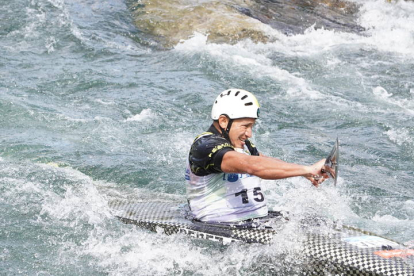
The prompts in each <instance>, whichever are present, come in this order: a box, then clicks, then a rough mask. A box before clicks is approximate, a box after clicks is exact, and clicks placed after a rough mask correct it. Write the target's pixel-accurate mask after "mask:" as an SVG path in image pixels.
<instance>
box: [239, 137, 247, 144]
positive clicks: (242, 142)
mask: <svg viewBox="0 0 414 276" xmlns="http://www.w3.org/2000/svg"><path fill="white" fill-rule="evenodd" d="M239 141H240V142H241V144H242V146H244V145H245V144H246V139H240V138H239Z"/></svg>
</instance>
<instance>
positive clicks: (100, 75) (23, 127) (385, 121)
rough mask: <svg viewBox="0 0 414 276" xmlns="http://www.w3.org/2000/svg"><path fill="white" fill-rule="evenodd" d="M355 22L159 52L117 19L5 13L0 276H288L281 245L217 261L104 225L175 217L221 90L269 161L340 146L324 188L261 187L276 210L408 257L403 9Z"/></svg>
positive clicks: (191, 247) (116, 4) (196, 40)
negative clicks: (115, 203)
mask: <svg viewBox="0 0 414 276" xmlns="http://www.w3.org/2000/svg"><path fill="white" fill-rule="evenodd" d="M204 2H207V1H204ZM360 4H361V5H362V6H361V8H360V10H359V12H358V13H357V14H356V15H355V17H356V23H355V24H358V26H361V27H363V28H364V29H365V30H364V31H362V32H361V31H360V30H359V31H355V32H352V31H351V32H344V31H342V30H332V29H329V30H328V29H314V28H312V27H311V28H309V29H307V30H305V31H304V32H303V33H299V34H295V35H286V34H285V33H283V32H279V31H277V30H275V29H272V28H271V27H270V26H268V25H266V24H264V23H261V22H259V21H257V22H253V23H252V24H253V25H254V26H255V27H254V28H261V32H263V33H264V34H265V35H266V37H267V38H270V39H269V40H268V41H267V42H265V43H254V42H252V41H250V40H248V39H247V40H246V39H240V40H239V42H235V41H232V43H207V42H206V40H207V36H205V35H203V33H202V32H198V33H195V35H194V36H192V37H191V38H188V39H186V40H184V41H182V42H181V43H179V44H175V45H174V46H173V47H170V48H164V46H163V45H161V44H159V43H160V42H159V41H160V40H159V39H157V37H156V36H155V35H154V34H152V33H148V32H144V31H143V30H142V29H138V28H137V27H136V25H135V24H134V22H135V21H136V19H137V18H136V17H134V16H136V14H134V13H132V12H131V9H130V7H131V3H130V2H128V3H126V2H125V1H123V0H110V1H93V0H74V1H64V0H31V1H25V0H16V1H5V0H3V2H1V3H0V18H1V20H0V184H1V185H0V206H1V210H2V212H1V216H0V222H1V228H0V245H1V247H0V274H1V275H19V274H21V275H154V274H155V275H165V274H182V275H192V274H197V275H217V274H223V273H225V274H230V275H238V274H242V275H252V274H255V273H257V274H260V273H261V274H266V273H268V274H271V273H273V274H286V273H290V274H293V275H295V274H300V272H299V271H298V270H297V263H298V262H299V263H300V260H299V259H298V258H299V257H298V255H297V252H299V251H300V248H297V247H298V243H297V242H295V241H296V240H297V239H298V238H300V237H296V236H295V232H294V229H293V228H292V229H289V228H287V229H285V230H284V231H283V232H282V233H281V234H280V238H279V241H280V242H279V243H278V245H277V246H266V247H263V246H256V245H253V246H252V245H236V244H235V245H230V246H227V247H221V246H217V245H214V244H209V243H204V242H200V241H194V240H189V239H187V238H185V237H182V236H172V237H167V236H163V235H161V234H152V233H147V232H145V231H141V230H139V229H136V228H134V227H132V226H130V225H123V224H121V223H120V222H118V221H117V220H115V219H113V218H112V216H111V214H110V212H109V211H110V210H109V208H108V202H109V201H111V200H114V199H129V200H162V201H176V202H182V201H184V200H185V196H184V195H185V188H184V166H185V158H186V155H187V151H188V147H189V145H190V144H191V141H192V140H193V138H194V136H195V135H197V134H198V133H200V132H202V131H204V130H205V129H207V128H208V126H209V124H210V119H209V112H210V106H211V104H212V102H213V100H214V98H215V96H216V95H217V94H218V93H219V92H221V91H222V90H224V89H227V88H228V87H238V88H243V89H246V90H249V91H252V92H254V93H255V94H256V95H257V97H258V99H259V101H260V102H261V104H262V112H261V115H262V117H261V119H260V120H259V121H258V123H257V125H256V127H255V136H254V141H255V144H256V145H257V147H258V148H259V150H260V151H262V152H263V153H265V154H267V155H271V156H275V157H279V158H281V159H284V160H286V161H290V162H297V163H301V164H311V163H313V162H315V161H317V160H319V159H320V158H323V157H325V155H326V154H327V153H328V152H329V150H330V148H331V146H332V145H333V141H334V140H335V138H336V137H337V136H339V138H340V141H341V144H342V147H341V167H340V179H339V183H338V186H337V187H336V188H335V187H333V185H332V183H330V182H326V185H324V186H323V187H321V188H319V189H315V188H313V187H311V185H310V184H309V183H307V182H306V180H305V179H301V178H294V179H289V180H280V181H266V182H265V186H266V188H267V198H268V199H269V202H270V204H271V206H272V207H273V208H274V209H279V210H288V211H289V212H290V213H291V214H292V216H295V215H296V216H299V217H300V216H301V214H318V215H323V216H326V217H328V218H330V219H332V220H338V221H340V222H342V223H344V224H350V225H353V226H356V227H360V228H364V229H367V230H370V231H373V232H375V233H378V234H381V235H383V236H386V237H389V238H392V239H395V240H397V241H399V242H402V243H404V242H408V241H410V240H414V230H413V229H414V211H413V210H414V199H413V197H414V192H413V184H414V174H413V168H414V138H413V134H414V123H413V119H414V78H413V77H414V73H413V72H414V16H413V14H414V4H413V3H410V2H403V1H399V2H398V3H392V4H390V3H388V2H386V1H371V0H370V1H360ZM220 11H221V12H227V11H222V10H220ZM165 12H167V10H165V11H164V13H165ZM217 12H219V10H218V11H217ZM227 15H229V16H230V15H231V14H227ZM154 20H155V18H154ZM252 20H253V19H252ZM257 26H260V27H257ZM295 252H296V253H295ZM275 260H278V262H275Z"/></svg>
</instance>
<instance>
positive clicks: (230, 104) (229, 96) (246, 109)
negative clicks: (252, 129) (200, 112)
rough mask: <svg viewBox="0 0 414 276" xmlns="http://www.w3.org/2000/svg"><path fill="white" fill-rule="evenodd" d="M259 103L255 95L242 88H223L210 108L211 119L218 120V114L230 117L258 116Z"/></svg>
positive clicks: (255, 117)
mask: <svg viewBox="0 0 414 276" xmlns="http://www.w3.org/2000/svg"><path fill="white" fill-rule="evenodd" d="M259 109H260V105H259V102H258V101H257V99H256V97H255V96H254V95H253V94H252V93H250V92H248V91H246V90H242V89H229V90H225V91H223V92H221V93H220V95H218V97H217V98H216V101H215V102H214V104H213V108H212V110H211V119H213V120H218V118H219V117H220V115H227V116H228V117H229V118H230V119H240V118H254V119H257V118H259Z"/></svg>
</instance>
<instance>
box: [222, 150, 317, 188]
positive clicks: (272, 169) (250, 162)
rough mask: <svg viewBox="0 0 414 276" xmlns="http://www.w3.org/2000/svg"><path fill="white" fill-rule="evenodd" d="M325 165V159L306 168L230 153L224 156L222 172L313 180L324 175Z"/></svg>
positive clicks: (264, 158) (266, 158)
mask: <svg viewBox="0 0 414 276" xmlns="http://www.w3.org/2000/svg"><path fill="white" fill-rule="evenodd" d="M324 163H325V160H324V159H323V160H321V161H319V162H317V163H315V164H314V165H312V166H304V165H298V164H294V163H287V162H284V161H282V160H279V159H276V158H271V157H267V156H264V155H261V156H251V155H247V154H243V153H238V152H235V151H230V152H227V153H225V154H224V157H223V161H222V163H221V170H222V171H223V172H226V173H248V174H252V175H256V176H258V177H260V178H263V179H282V178H288V177H294V176H304V177H307V178H312V177H313V176H315V175H321V174H322V172H321V169H322V167H323V165H324ZM314 184H315V183H314Z"/></svg>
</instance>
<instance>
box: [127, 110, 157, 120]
mask: <svg viewBox="0 0 414 276" xmlns="http://www.w3.org/2000/svg"><path fill="white" fill-rule="evenodd" d="M154 116H155V114H154V112H153V111H152V110H151V109H150V108H146V109H143V110H142V111H141V113H139V114H136V115H134V116H133V117H130V118H128V119H126V121H127V122H141V121H144V120H147V119H149V118H153V117H154Z"/></svg>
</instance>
